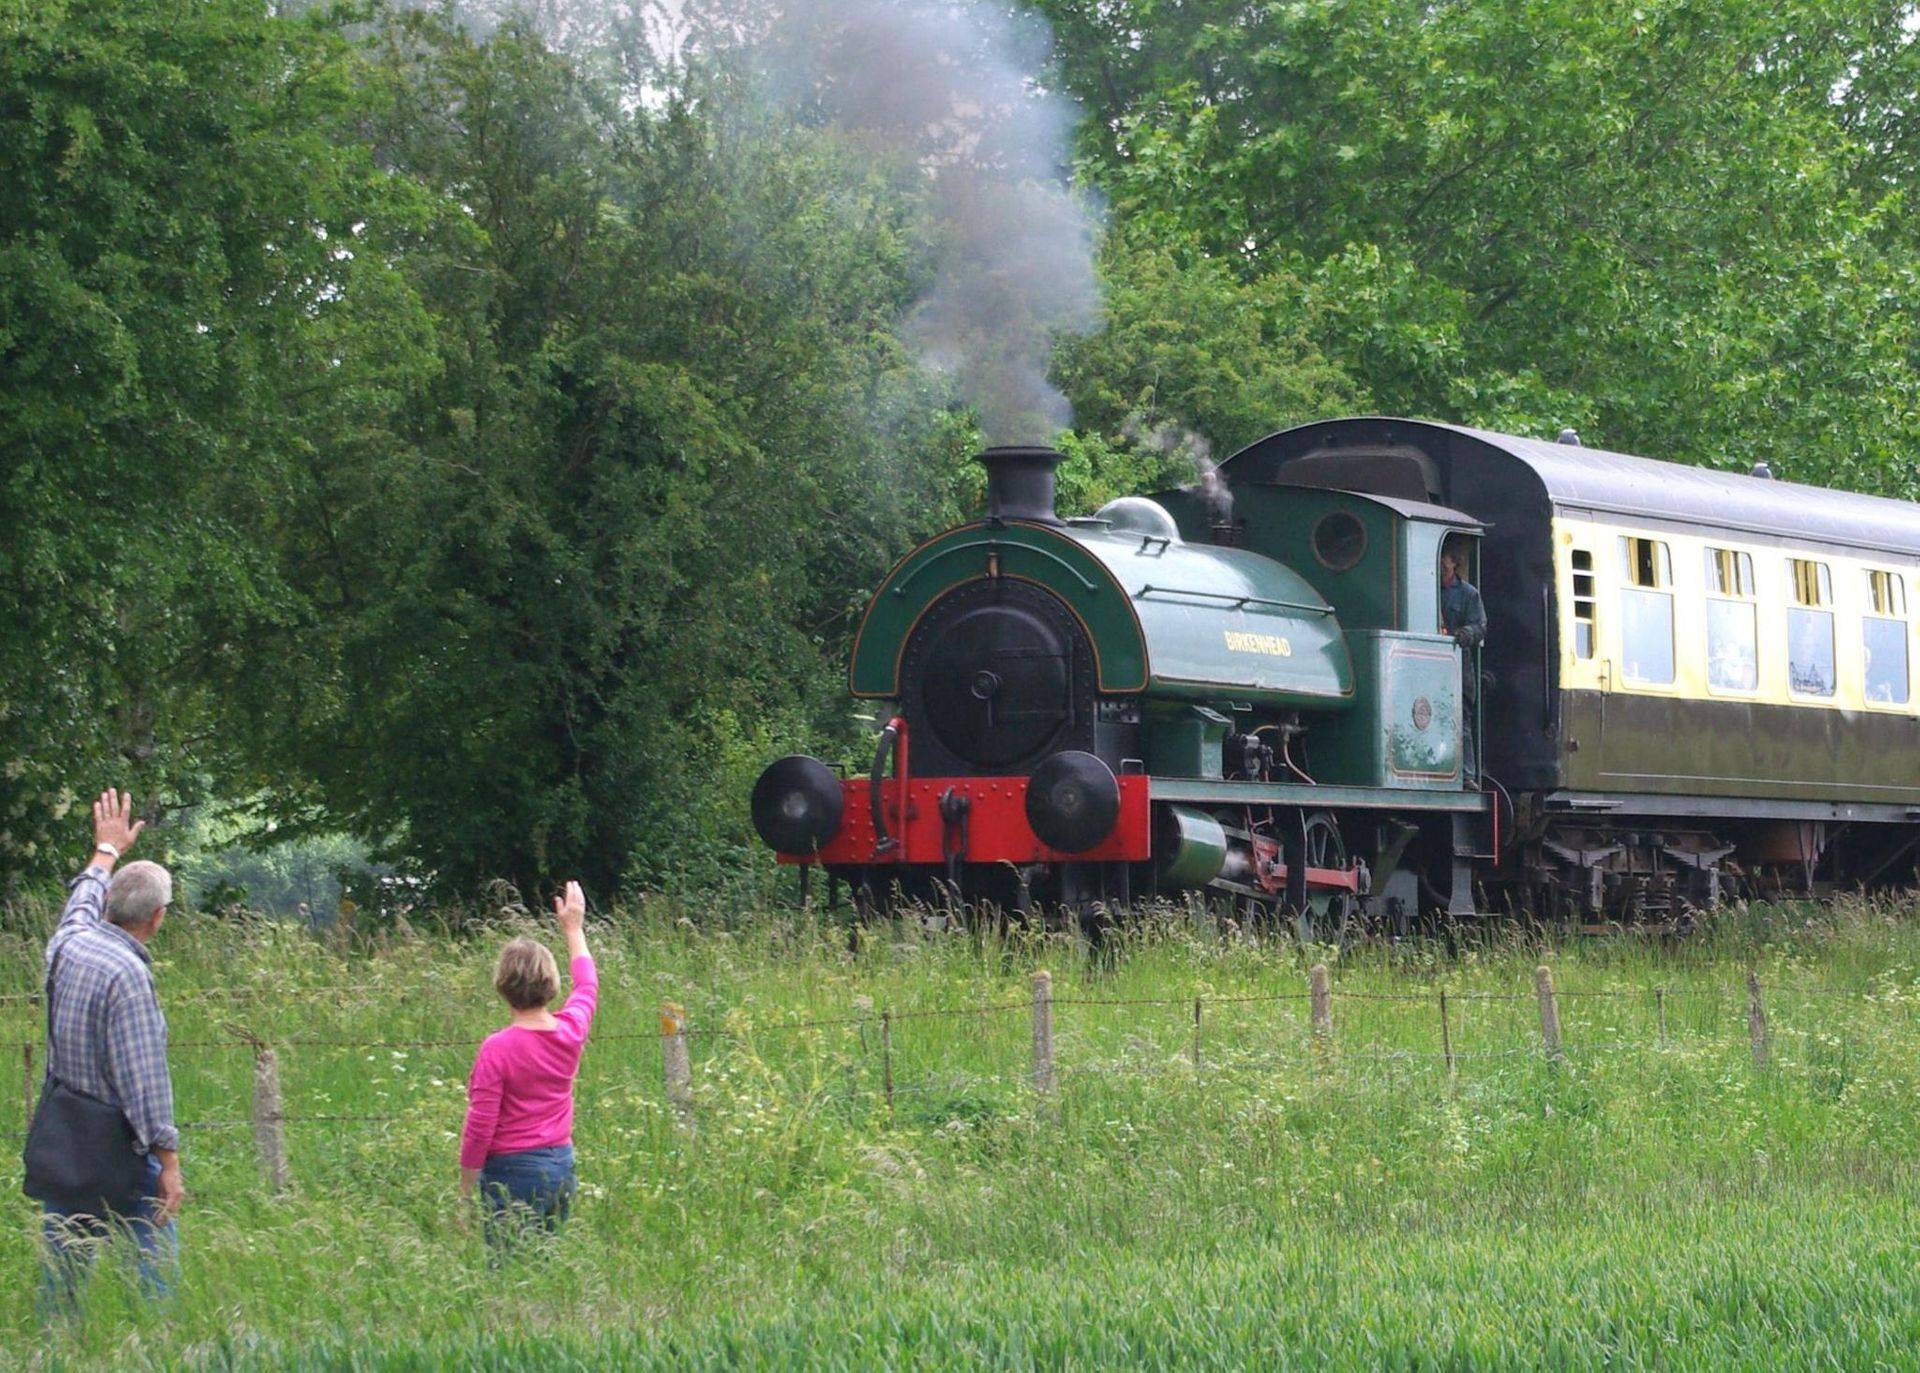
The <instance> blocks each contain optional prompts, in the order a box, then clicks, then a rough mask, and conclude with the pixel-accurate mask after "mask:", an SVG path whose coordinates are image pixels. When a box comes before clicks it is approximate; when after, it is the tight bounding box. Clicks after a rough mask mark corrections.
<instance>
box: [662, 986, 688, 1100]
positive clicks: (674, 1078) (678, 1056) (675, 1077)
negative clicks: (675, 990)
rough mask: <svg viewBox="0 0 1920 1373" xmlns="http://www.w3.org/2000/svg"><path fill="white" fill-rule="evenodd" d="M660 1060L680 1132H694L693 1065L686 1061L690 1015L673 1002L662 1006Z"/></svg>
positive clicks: (664, 1003)
mask: <svg viewBox="0 0 1920 1373" xmlns="http://www.w3.org/2000/svg"><path fill="white" fill-rule="evenodd" d="M660 1059H661V1063H662V1065H663V1066H664V1067H665V1069H666V1074H667V1105H668V1106H670V1107H672V1108H673V1114H674V1117H675V1119H676V1120H677V1121H678V1122H679V1124H680V1128H681V1129H683V1130H687V1131H689V1132H690V1131H692V1129H693V1064H692V1062H691V1060H689V1059H688V1057H687V1013H686V1011H684V1010H682V1009H681V1008H680V1007H679V1006H676V1005H675V1004H674V1003H673V1002H671V1001H667V1002H663V1003H661V1006H660Z"/></svg>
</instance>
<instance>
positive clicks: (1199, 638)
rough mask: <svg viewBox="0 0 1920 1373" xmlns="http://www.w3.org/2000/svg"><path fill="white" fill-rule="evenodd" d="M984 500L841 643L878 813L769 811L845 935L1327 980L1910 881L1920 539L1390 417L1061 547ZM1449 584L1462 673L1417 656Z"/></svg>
mask: <svg viewBox="0 0 1920 1373" xmlns="http://www.w3.org/2000/svg"><path fill="white" fill-rule="evenodd" d="M980 460H981V462H982V463H983V464H984V465H985V466H986V469H987V511H986V514H985V516H984V518H982V519H980V520H978V521H975V522H972V523H969V524H965V525H962V526H960V527H958V528H956V529H952V530H949V531H947V532H945V533H943V534H940V535H938V536H936V537H935V538H933V539H931V540H929V541H928V542H926V543H924V544H922V545H921V546H920V547H918V548H916V549H914V550H913V551H912V552H911V553H909V554H907V556H906V557H904V558H903V559H901V560H900V562H899V563H898V564H897V565H896V566H895V567H894V568H893V570H892V571H891V572H890V573H889V574H888V575H887V577H886V580H885V581H884V582H883V583H882V584H881V586H880V587H879V589H878V590H877V591H876V592H875V593H874V596H873V598H872V601H871V602H870V604H869V605H868V607H867V612H866V615H865V618H864V620H863V621H862V623H861V626H860V629H859V633H858V636H857V638H856V639H855V642H854V646H853V657H852V664H851V685H852V690H853V694H854V695H855V696H857V697H862V698H866V699H871V700H875V701H882V702H886V703H889V714H890V717H891V718H890V719H889V720H888V722H887V723H886V725H885V727H884V728H883V729H882V730H881V731H880V735H879V738H878V740H877V747H876V750H875V754H874V758H873V765H872V768H871V770H870V772H869V775H867V776H865V777H859V776H854V777H842V776H840V775H839V774H837V773H836V772H835V771H834V770H833V769H831V768H829V767H828V766H827V765H826V764H824V763H822V762H820V761H819V760H817V759H814V758H810V757H806V756H804V755H794V756H790V757H786V758H782V759H780V760H778V761H777V762H775V763H773V764H772V765H771V766H769V767H768V768H767V769H766V771H765V772H764V773H763V774H762V775H761V777H760V779H759V781H758V783H757V784H756V786H755V788H754V792H753V796H752V802H751V806H752V816H753V821H754V824H755V827H756V829H757V831H758V833H759V834H760V836H761V838H762V839H763V840H764V841H765V842H766V843H767V844H768V845H769V846H770V847H771V848H772V849H774V850H775V851H776V852H777V853H778V855H779V856H780V860H781V861H782V862H784V863H791V864H799V865H803V866H804V867H806V868H809V869H810V868H813V867H822V868H824V869H825V870H826V871H827V873H828V874H829V875H830V876H831V877H832V878H834V879H836V880H837V881H842V882H846V883H849V884H851V886H852V888H853V890H854V893H855V896H856V898H857V899H858V900H859V901H861V902H863V903H874V902H879V901H883V900H886V899H888V898H889V897H890V896H892V895H898V894H905V895H907V896H911V897H916V898H923V899H959V900H962V901H966V902H980V903H993V904H995V905H997V906H999V907H1001V908H1003V909H1008V910H1026V909H1028V908H1030V907H1032V906H1034V905H1035V904H1036V903H1040V904H1044V905H1046V906H1048V907H1050V908H1060V909H1067V910H1078V911H1080V912H1082V913H1087V912H1093V911H1098V910H1101V909H1111V908H1118V907H1122V906H1125V905H1126V904H1127V903H1129V902H1130V901H1132V900H1134V899H1136V898H1138V897H1141V896H1143V895H1146V894H1149V893H1192V892H1203V893H1206V894H1207V895H1208V896H1209V898H1213V899H1218V900H1219V901H1221V902H1225V903H1231V905H1232V906H1234V907H1235V908H1236V909H1237V910H1239V911H1240V912H1241V913H1243V914H1244V915H1246V916H1248V917H1255V918H1259V917H1266V918H1279V919H1286V920H1290V921H1292V922H1294V923H1295V925H1296V927H1297V929H1298V932H1299V933H1300V935H1301V937H1303V938H1308V939H1316V940H1340V939H1345V938H1349V937H1351V936H1352V935H1354V934H1356V933H1357V932H1359V931H1360V930H1361V929H1362V928H1366V927H1372V928H1376V929H1381V930H1386V931H1394V932H1404V931H1406V930H1408V929H1409V928H1411V927H1412V926H1413V925H1414V923H1415V922H1419V921H1423V920H1429V919H1436V918H1439V919H1444V918H1455V919H1459V918H1467V917H1472V916H1475V915H1478V914H1481V913H1485V912H1495V911H1504V910H1522V909H1524V910H1526V911H1528V912H1531V913H1533V914H1535V915H1538V916H1540V917H1542V918H1545V919H1550V920H1557V921H1565V922H1569V923H1574V922H1577V923H1581V924H1586V925H1590V926H1591V925H1604V924H1607V923H1610V922H1614V921H1634V922H1642V923H1646V922H1655V923H1670V924H1676V925H1684V924H1685V923H1687V922H1688V921H1690V920H1691V919H1692V917H1693V915H1694V913H1695V912H1698V911H1702V910H1708V909H1712V908H1713V907H1715V906H1717V905H1718V904H1720V903H1721V902H1722V901H1724V900H1726V899H1728V898H1730V897H1734V896H1746V895H1762V894H1777V893H1802V894H1819V893H1822V892H1825V891H1828V890H1831V889H1834V888H1836V887H1840V886H1879V885H1888V884H1895V883H1909V882H1912V881H1913V880H1914V879H1915V878H1916V876H1917V875H1920V873H1917V871H1916V853H1920V748H1917V747H1916V745H1917V744H1920V704H1917V703H1916V702H1915V700H1914V696H1913V691H1912V682H1911V664H1912V660H1913V648H1914V643H1913V635H1914V628H1913V621H1912V619H1911V617H1910V615H1909V609H1908V607H1909V602H1910V600H1911V595H1910V592H1911V584H1912V582H1913V580H1914V576H1915V573H1916V569H1917V568H1920V506H1916V505H1913V504H1910V503H1907V502H1902V501H1895V500H1887V499H1882V498H1877V497H1871V496H1863V495H1855V494H1849V493H1842V492H1835V491H1828V490H1823V489H1819V488H1813V487H1806V486H1796V485H1792V484H1789V483H1786V482H1780V481H1775V480H1772V479H1771V478H1770V477H1769V476H1768V475H1767V474H1766V473H1765V471H1764V468H1756V470H1755V471H1754V473H1752V474H1745V473H1729V472H1723V471H1716V470H1710V469H1704V468H1698V467H1690V466H1683V465H1678V464H1672V463H1664V462H1657V461H1653V460H1649V459H1645V458H1637V457H1631V456H1627V455H1624V454H1617V453H1608V452H1603V451H1600V450H1596V449H1591V448H1586V447H1583V446H1581V445H1580V444H1579V442H1578V440H1577V438H1575V437H1574V436H1573V435H1572V434H1571V433H1570V432H1569V433H1568V434H1565V435H1563V436H1562V439H1561V441H1559V442H1551V443H1550V442H1544V441H1540V440H1535V439H1529V438H1521V437H1516V436H1513V435H1507V434H1496V433H1490V432H1486V431H1480V430H1474V429H1467V428H1461V427H1457V426H1453V425H1445V424H1437V423H1429V422H1423V421H1413V420H1403V419H1388V418H1359V419H1342V420H1332V421H1327V422H1322V423H1317V424H1310V425H1306V426H1303V427H1300V428H1296V429H1292V430H1288V431H1285V432H1282V433H1278V434H1275V435H1272V436H1271V437H1269V438H1266V439H1263V440H1261V441H1259V442H1257V443H1255V444H1253V445H1251V446H1250V447H1248V448H1246V449H1244V450H1242V451H1241V452H1239V453H1237V454H1235V455H1234V456H1233V457H1231V458H1229V459H1227V460H1226V461H1225V462H1224V463H1222V464H1221V465H1220V467H1219V469H1218V470H1217V472H1216V473H1215V474H1214V476H1215V480H1214V481H1212V482H1209V483H1205V484H1201V485H1197V486H1195V487H1191V488H1181V489H1176V490H1169V491H1162V492H1158V493H1155V494H1153V495H1151V496H1146V497H1140V496H1130V497H1125V498H1122V499H1120V500H1116V501H1114V502H1112V503H1110V504H1109V505H1107V506H1105V507H1103V508H1102V509H1100V510H1098V511H1096V512H1094V513H1093V514H1092V515H1090V516H1086V517H1082V518H1071V519H1063V518H1061V517H1060V516H1059V515H1058V514H1057V513H1056V512H1055V509H1054V469H1055V467H1056V466H1057V464H1058V463H1059V461H1060V456H1059V455H1058V454H1057V453H1055V452H1053V451H1051V450H1047V449H1039V448H996V449H991V450H989V451H987V452H986V453H984V454H983V455H982V456H981V459H980ZM1443 550H1445V551H1451V552H1453V553H1454V554H1455V555H1456V560H1457V561H1458V562H1459V564H1460V565H1461V566H1462V567H1464V568H1465V569H1466V575H1467V576H1468V578H1469V579H1470V580H1472V581H1474V582H1475V583H1476V584H1478V585H1479V587H1480V588H1481V590H1482V592H1483V595H1484V599H1485V604H1486V608H1487V616H1488V630H1487V637H1486V641H1485V646H1484V648H1481V649H1463V648H1462V647H1461V646H1460V645H1459V644H1458V643H1457V642H1456V641H1455V639H1454V637H1452V636H1451V635H1450V634H1448V633H1447V632H1446V630H1445V628H1444V627H1443V625H1442V623H1441V597H1440V590H1441V574H1440V568H1439V560H1440V557H1441V554H1442V552H1443ZM1476 684H1477V689H1476Z"/></svg>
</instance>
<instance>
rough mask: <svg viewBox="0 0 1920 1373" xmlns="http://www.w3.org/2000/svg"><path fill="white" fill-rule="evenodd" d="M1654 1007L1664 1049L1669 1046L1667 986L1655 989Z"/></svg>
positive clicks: (1661, 1044)
mask: <svg viewBox="0 0 1920 1373" xmlns="http://www.w3.org/2000/svg"><path fill="white" fill-rule="evenodd" d="M1653 1009H1654V1014H1655V1016H1656V1018H1657V1019H1658V1021H1659V1035H1660V1047H1661V1048H1663V1049H1664V1048H1666V1047H1667V989H1666V988H1665V987H1655V988H1654V989H1653Z"/></svg>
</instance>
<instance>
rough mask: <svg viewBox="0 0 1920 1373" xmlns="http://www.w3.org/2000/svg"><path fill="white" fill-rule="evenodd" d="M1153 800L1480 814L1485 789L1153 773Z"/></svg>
mask: <svg viewBox="0 0 1920 1373" xmlns="http://www.w3.org/2000/svg"><path fill="white" fill-rule="evenodd" d="M1151 795H1152V797H1153V799H1154V800H1155V801H1185V802H1190V803H1197V804H1200V805H1213V806H1236V805H1253V806H1298V807H1300V808H1302V809H1304V810H1424V811H1440V812H1453V813H1458V814H1463V815H1479V814H1484V813H1486V812H1487V810H1488V809H1489V808H1490V800H1489V798H1488V796H1487V795H1486V793H1484V792H1477V791H1401V790H1399V789H1397V788H1392V787H1310V786H1306V785H1304V784H1301V783H1292V782H1285V783H1273V782H1220V781H1213V780H1210V779H1208V778H1204V777H1155V778H1153V779H1152V783H1151Z"/></svg>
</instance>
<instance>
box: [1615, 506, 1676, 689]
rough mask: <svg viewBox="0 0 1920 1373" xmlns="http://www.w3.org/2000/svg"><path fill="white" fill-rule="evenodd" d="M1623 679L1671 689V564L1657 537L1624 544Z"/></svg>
mask: <svg viewBox="0 0 1920 1373" xmlns="http://www.w3.org/2000/svg"><path fill="white" fill-rule="evenodd" d="M1620 564H1621V568H1620V570H1621V578H1622V581H1623V583H1624V585H1623V586H1622V587H1621V590H1620V657H1621V659H1622V672H1621V676H1622V677H1624V678H1625V679H1626V680H1627V681H1629V682H1639V683H1642V684H1644V685H1649V686H1667V685H1669V684H1670V683H1671V682H1672V681H1673V561H1672V559H1671V558H1670V557H1669V556H1668V554H1667V546H1666V544H1664V543H1662V542H1661V541H1660V540H1659V539H1636V538H1633V537H1631V536H1627V537H1622V538H1621V540H1620Z"/></svg>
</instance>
